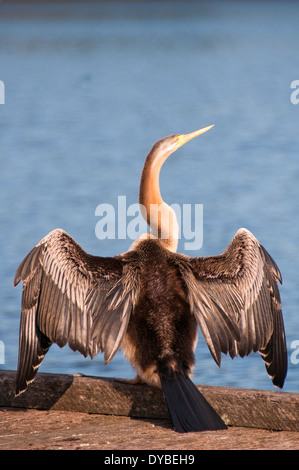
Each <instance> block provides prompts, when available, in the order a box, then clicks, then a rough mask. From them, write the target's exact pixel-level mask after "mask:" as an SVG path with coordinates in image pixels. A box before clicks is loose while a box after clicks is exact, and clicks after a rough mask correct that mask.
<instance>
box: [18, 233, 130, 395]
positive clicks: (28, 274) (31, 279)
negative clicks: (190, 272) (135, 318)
mask: <svg viewBox="0 0 299 470" xmlns="http://www.w3.org/2000/svg"><path fill="white" fill-rule="evenodd" d="M20 281H23V294H22V313H21V323H20V338H19V359H18V371H17V389H16V394H19V393H21V392H22V391H24V390H26V388H27V385H28V383H29V382H31V381H32V380H33V379H34V378H35V375H36V373H37V369H38V367H39V365H40V364H41V362H42V360H43V358H44V355H45V354H46V352H47V351H48V349H49V347H50V346H51V344H52V343H56V344H58V346H60V347H63V346H65V344H66V343H68V344H69V346H70V348H71V349H73V350H74V351H76V350H77V351H80V353H81V354H83V355H84V356H88V355H90V356H91V357H94V356H95V355H96V354H97V353H98V352H99V351H103V352H104V360H105V363H106V364H107V363H108V362H110V361H111V359H112V358H113V356H114V355H115V353H116V352H117V350H118V348H119V346H120V344H121V341H122V339H123V336H124V334H125V332H126V329H127V325H128V322H129V318H130V314H131V311H132V308H133V307H134V305H135V303H136V301H137V296H138V289H139V287H138V272H137V271H136V270H134V268H132V266H131V265H130V263H126V261H125V258H124V257H122V256H116V257H111V258H110V257H107V258H105V257H97V256H92V255H89V254H88V253H86V252H85V251H84V250H82V248H81V247H80V246H79V245H78V244H77V243H76V242H75V241H74V240H73V239H72V238H71V237H70V236H69V235H68V234H67V233H66V232H65V231H63V230H61V229H57V230H54V231H53V232H51V233H49V234H48V235H47V236H46V237H45V238H43V239H42V240H41V241H40V242H39V243H38V245H36V247H35V248H33V250H32V251H31V252H30V253H29V254H28V255H27V256H26V258H25V259H24V260H23V262H22V263H21V264H20V266H19V268H18V270H17V272H16V275H15V280H14V285H15V286H16V285H17V284H18V283H19V282H20Z"/></svg>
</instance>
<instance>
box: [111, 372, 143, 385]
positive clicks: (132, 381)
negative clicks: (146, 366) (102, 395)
mask: <svg viewBox="0 0 299 470" xmlns="http://www.w3.org/2000/svg"><path fill="white" fill-rule="evenodd" d="M114 380H115V381H116V382H119V383H123V384H132V385H135V384H145V383H146V382H145V381H144V380H142V379H141V377H139V375H138V374H137V375H136V377H135V379H114Z"/></svg>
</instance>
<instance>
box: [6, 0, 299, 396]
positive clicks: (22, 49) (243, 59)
mask: <svg viewBox="0 0 299 470" xmlns="http://www.w3.org/2000/svg"><path fill="white" fill-rule="evenodd" d="M298 17H299V4H298V3H296V2H288V1H277V2H275V1H274V2H267V1H265V2H263V1H256V2H255V1H250V2H249V1H242V2H231V1H225V2H214V1H209V2H187V1H184V2H157V3H155V2H142V3H140V4H138V3H134V2H133V3H126V2H121V3H110V4H109V3H99V4H88V3H87V4H84V3H82V4H80V3H79V4H71V3H68V4H60V5H59V4H51V5H48V4H42V5H36V4H32V5H30V4H28V5H21V4H18V5H6V4H1V5H0V80H2V81H3V82H4V84H5V104H4V105H0V188H1V189H0V198H1V203H0V224H1V225H0V226H1V231H0V260H1V264H0V279H1V282H0V315H1V318H0V341H2V342H3V343H4V346H5V361H2V362H5V363H4V364H0V367H1V368H3V369H16V367H17V351H18V328H19V317H20V300H21V287H20V286H18V288H17V289H13V277H14V273H15V270H16V268H17V266H18V265H19V263H20V261H21V260H22V259H23V257H24V256H25V255H26V254H27V253H28V252H29V250H30V249H31V248H32V247H33V246H34V245H35V244H36V243H37V242H38V241H39V240H40V239H41V238H42V237H43V236H45V235H46V234H47V233H48V232H49V231H51V230H52V229H54V228H57V227H62V228H64V229H65V230H66V231H67V232H68V233H70V234H71V235H72V236H73V237H74V238H75V240H77V242H79V243H80V244H81V246H82V247H83V248H84V249H85V250H87V251H89V252H91V253H93V254H99V255H102V256H106V255H114V254H117V253H120V252H123V251H126V250H127V249H128V247H129V245H130V243H131V240H117V239H116V240H102V241H100V240H98V239H97V237H96V236H95V226H96V222H97V220H98V219H97V218H96V217H95V209H96V207H97V206H98V205H99V204H100V203H109V204H113V205H116V204H117V197H118V196H119V195H125V196H126V198H127V204H128V205H129V204H132V203H135V202H137V199H138V186H139V178H140V173H141V169H142V166H143V162H144V158H145V156H146V154H147V152H148V151H149V149H150V147H151V145H152V144H153V142H155V141H156V140H158V139H160V138H161V137H164V136H165V135H168V134H172V133H186V132H190V131H193V130H195V129H198V128H200V127H203V126H207V125H210V124H215V127H214V128H213V129H212V130H211V131H210V132H209V133H207V134H205V135H204V136H201V137H200V138H198V139H195V140H194V141H192V142H190V143H189V144H188V145H186V146H184V147H183V148H182V149H180V150H179V151H178V152H177V153H176V154H175V155H173V156H172V157H171V158H170V159H169V160H168V161H167V163H166V164H165V166H164V167H163V170H162V174H161V188H162V194H163V198H164V199H165V200H166V201H167V202H169V203H174V202H175V203H178V204H183V203H191V204H196V203H198V204H203V207H204V243H203V247H202V248H201V250H200V251H198V252H190V251H189V252H187V254H188V255H193V256H195V255H196V256H205V255H212V254H218V253H220V252H222V251H223V250H224V249H225V247H226V246H227V244H228V243H229V241H230V240H231V238H232V237H233V236H234V234H235V233H236V231H237V230H238V228H239V227H247V228H248V229H249V230H251V231H252V232H253V233H254V234H255V236H256V237H257V238H258V239H259V240H260V242H261V243H262V244H263V245H264V246H265V247H266V248H267V250H268V251H269V252H270V253H271V255H272V256H273V257H274V259H275V260H276V261H277V263H278V265H279V267H280V269H281V272H282V275H283V280H284V283H283V286H282V288H281V296H282V303H283V312H284V318H285V327H286V334H287V344H288V351H289V373H288V377H287V380H286V384H285V390H286V391H291V392H298V378H299V364H296V362H297V361H298V360H299V345H297V346H296V345H295V343H294V342H295V341H298V342H299V327H298V308H299V275H298V273H299V255H298V242H299V236H298V234H299V217H298V213H299V184H298V181H299V152H298V150H299V105H294V104H292V103H291V101H290V96H291V92H292V90H291V88H290V84H291V82H292V81H293V80H296V79H297V80H298V79H299V72H298V47H297V45H298V43H299V28H298ZM183 242H184V241H183V240H181V242H180V246H179V249H180V251H184V243H183ZM296 351H298V352H297V353H296ZM196 358H197V366H196V369H195V373H194V378H195V381H196V382H197V383H202V384H211V385H227V386H234V387H244V388H260V389H270V390H272V389H273V386H272V383H271V381H270V379H269V378H268V376H267V374H266V371H265V368H264V364H263V362H262V360H261V358H260V357H259V355H258V354H252V355H251V356H249V357H248V358H245V359H234V360H233V361H232V360H231V359H230V358H227V357H225V356H224V357H223V362H222V365H221V368H220V369H219V368H218V367H217V366H216V365H215V364H214V362H213V359H212V357H211V356H210V353H209V351H208V349H207V346H206V344H205V343H204V341H203V339H202V337H201V335H200V337H199V345H198V348H197V351H196ZM40 370H41V371H44V372H58V373H77V372H81V373H84V374H88V375H100V376H118V377H133V375H134V372H133V370H132V368H131V366H130V365H128V363H127V362H126V361H125V360H124V359H123V357H122V354H121V352H119V353H118V354H117V356H116V357H115V358H114V360H113V361H112V362H111V363H110V364H109V365H108V366H106V367H104V364H103V357H102V356H101V355H98V356H97V357H96V358H95V359H93V360H92V361H91V360H90V359H88V358H87V359H84V358H83V356H81V355H80V354H79V353H73V352H72V351H71V350H70V349H69V348H68V347H65V348H64V349H63V350H60V349H59V348H58V347H56V346H55V345H54V346H53V347H52V348H51V349H50V351H49V353H48V354H47V356H46V358H45V360H44V362H43V364H42V366H41V368H40Z"/></svg>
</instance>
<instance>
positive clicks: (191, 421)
mask: <svg viewBox="0 0 299 470" xmlns="http://www.w3.org/2000/svg"><path fill="white" fill-rule="evenodd" d="M160 379H161V385H162V390H163V393H164V397H165V400H166V403H167V407H168V411H169V414H170V417H171V420H172V423H173V425H174V427H175V430H176V431H177V432H181V433H184V432H195V431H216V430H219V429H227V427H226V425H225V424H224V422H223V421H222V419H221V418H220V416H219V415H218V414H217V413H216V411H215V410H214V408H212V406H211V405H210V404H209V403H208V402H207V400H206V399H205V398H204V396H203V395H202V394H201V393H200V391H199V390H198V389H197V387H196V386H195V385H194V383H193V382H192V380H191V379H190V378H189V377H184V376H183V375H182V374H176V375H175V376H174V377H172V378H163V377H161V375H160Z"/></svg>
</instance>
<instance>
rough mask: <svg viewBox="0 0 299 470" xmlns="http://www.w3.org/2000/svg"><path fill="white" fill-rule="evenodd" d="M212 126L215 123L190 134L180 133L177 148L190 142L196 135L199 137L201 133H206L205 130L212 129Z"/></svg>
mask: <svg viewBox="0 0 299 470" xmlns="http://www.w3.org/2000/svg"><path fill="white" fill-rule="evenodd" d="M212 127H214V124H212V126H208V127H203V128H202V129H198V131H194V132H190V134H180V135H178V136H177V143H176V148H177V149H178V148H179V147H181V146H182V145H184V144H186V143H187V142H189V140H191V139H194V137H197V136H199V135H201V134H204V133H205V132H207V131H209V130H210V129H212Z"/></svg>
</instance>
